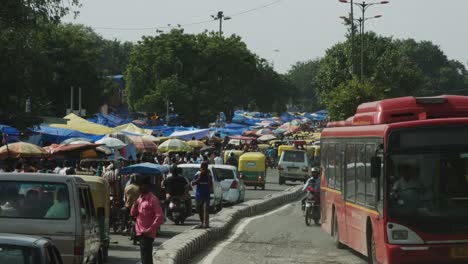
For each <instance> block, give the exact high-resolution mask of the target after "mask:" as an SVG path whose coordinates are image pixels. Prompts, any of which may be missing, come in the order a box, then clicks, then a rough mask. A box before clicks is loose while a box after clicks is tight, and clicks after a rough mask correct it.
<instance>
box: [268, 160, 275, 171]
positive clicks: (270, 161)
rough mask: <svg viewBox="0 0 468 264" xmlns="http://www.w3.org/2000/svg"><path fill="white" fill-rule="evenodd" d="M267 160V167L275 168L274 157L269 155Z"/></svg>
mask: <svg viewBox="0 0 468 264" xmlns="http://www.w3.org/2000/svg"><path fill="white" fill-rule="evenodd" d="M267 162H268V164H267V165H268V167H269V168H272V169H275V168H276V164H275V158H274V157H269V158H268V160H267Z"/></svg>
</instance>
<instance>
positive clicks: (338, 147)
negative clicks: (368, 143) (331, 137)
mask: <svg viewBox="0 0 468 264" xmlns="http://www.w3.org/2000/svg"><path fill="white" fill-rule="evenodd" d="M342 146H343V144H340V143H338V144H336V148H335V157H336V170H335V175H336V176H335V189H337V190H341V179H342V176H343V175H342V170H343V167H342V164H343V161H342V159H343V155H342V152H343V149H342Z"/></svg>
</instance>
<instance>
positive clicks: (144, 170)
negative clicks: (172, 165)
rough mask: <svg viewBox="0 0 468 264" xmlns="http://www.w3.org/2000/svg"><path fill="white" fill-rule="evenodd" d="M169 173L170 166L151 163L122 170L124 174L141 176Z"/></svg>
mask: <svg viewBox="0 0 468 264" xmlns="http://www.w3.org/2000/svg"><path fill="white" fill-rule="evenodd" d="M168 172H169V166H168V165H158V164H154V163H149V162H145V163H140V164H135V165H131V166H128V167H125V168H123V169H121V170H120V173H123V174H132V173H139V174H155V175H161V174H163V173H168Z"/></svg>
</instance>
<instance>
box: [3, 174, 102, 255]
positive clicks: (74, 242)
mask: <svg viewBox="0 0 468 264" xmlns="http://www.w3.org/2000/svg"><path fill="white" fill-rule="evenodd" d="M0 208H1V210H0V232H9V233H17V234H24V235H34V236H40V237H46V238H50V239H51V240H52V241H53V242H54V244H55V245H57V247H58V250H59V251H60V254H61V255H62V259H63V262H64V263H65V264H76V263H84V264H87V263H98V264H100V263H102V262H103V248H102V243H101V240H100V232H99V226H98V221H97V216H96V210H95V208H94V205H93V197H92V195H91V190H90V187H89V185H88V184H86V182H85V181H84V180H82V179H80V178H77V177H74V176H65V175H53V174H40V173H15V174H13V173H2V174H0Z"/></svg>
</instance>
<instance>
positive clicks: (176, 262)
mask: <svg viewBox="0 0 468 264" xmlns="http://www.w3.org/2000/svg"><path fill="white" fill-rule="evenodd" d="M301 188H302V186H294V187H290V188H288V189H286V190H284V191H282V192H279V193H275V194H271V195H268V196H266V197H265V198H263V199H259V200H251V201H247V202H244V203H242V204H238V205H235V206H232V207H229V208H224V209H223V210H222V211H221V212H219V213H218V214H216V215H215V216H213V217H212V218H210V228H209V229H207V230H204V229H190V230H187V231H184V232H183V233H181V234H179V235H177V236H175V237H173V238H171V239H169V240H167V241H166V242H164V243H163V244H161V246H159V248H158V249H157V250H156V251H155V253H154V255H153V259H154V263H164V264H181V263H187V261H188V259H190V258H192V257H194V256H195V255H196V254H198V253H200V252H201V251H203V250H204V249H206V248H207V247H208V246H211V245H213V244H214V243H216V242H218V241H219V240H221V239H224V238H226V237H227V236H228V235H229V234H230V232H231V230H232V228H233V227H234V226H235V225H236V224H237V223H238V222H239V220H241V219H242V218H245V217H251V216H254V215H259V214H263V213H266V212H269V211H271V210H272V209H274V208H277V207H280V206H282V205H284V204H287V203H290V202H293V201H296V200H297V199H299V198H300V197H301V195H302V192H301Z"/></svg>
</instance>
